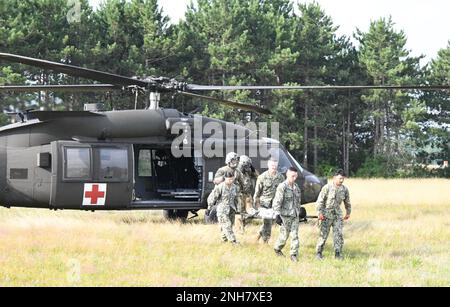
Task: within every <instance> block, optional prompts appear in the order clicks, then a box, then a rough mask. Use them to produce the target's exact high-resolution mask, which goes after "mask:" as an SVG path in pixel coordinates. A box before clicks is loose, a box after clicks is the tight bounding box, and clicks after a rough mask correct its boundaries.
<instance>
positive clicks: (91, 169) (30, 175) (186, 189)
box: [0, 53, 450, 218]
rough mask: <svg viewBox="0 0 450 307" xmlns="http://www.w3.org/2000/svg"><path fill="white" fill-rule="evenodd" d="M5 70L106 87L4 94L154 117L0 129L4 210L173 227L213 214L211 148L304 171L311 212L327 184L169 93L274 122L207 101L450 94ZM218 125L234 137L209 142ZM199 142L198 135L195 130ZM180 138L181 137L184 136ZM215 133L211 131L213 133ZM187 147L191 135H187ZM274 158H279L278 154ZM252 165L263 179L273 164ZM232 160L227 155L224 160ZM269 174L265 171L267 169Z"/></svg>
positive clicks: (97, 117)
mask: <svg viewBox="0 0 450 307" xmlns="http://www.w3.org/2000/svg"><path fill="white" fill-rule="evenodd" d="M0 60H1V61H8V62H14V63H21V64H26V65H31V66H35V67H39V68H42V69H46V70H51V71H54V72H57V73H64V74H67V75H71V76H75V77H82V78H87V79H91V80H95V81H97V82H102V84H85V85H80V84H79V85H32V86H0V91H11V92H36V91H43V90H45V91H72V92H77V91H78V92H83V91H84V92H89V91H113V90H132V91H134V92H136V91H141V92H143V93H145V94H146V97H148V99H147V106H146V108H145V109H135V110H122V111H103V110H101V109H99V108H98V105H97V104H94V105H85V110H84V111H27V112H25V113H20V114H19V116H20V121H19V122H17V123H14V124H10V125H7V126H4V127H0V204H1V205H2V206H4V207H8V208H9V207H30V208H49V209H54V210H58V209H79V210H92V211H94V210H135V209H163V210H164V212H165V216H166V217H168V218H186V217H187V215H188V213H189V212H192V213H194V214H195V213H196V212H197V211H198V210H200V209H204V208H206V206H207V205H206V200H207V197H208V195H209V193H210V192H211V191H212V189H213V188H214V183H213V179H214V173H215V171H216V170H217V169H218V168H219V167H221V166H222V165H223V164H224V158H223V157H224V155H221V156H219V157H218V156H212V157H211V156H208V155H205V154H204V153H203V152H202V151H201V150H200V151H198V150H197V148H201V146H202V144H203V143H204V142H205V141H206V140H207V139H208V138H214V140H215V142H216V143H215V145H216V146H217V145H222V146H223V148H228V147H227V145H230V144H231V145H232V146H234V147H232V148H236V147H235V146H241V148H242V147H243V148H245V150H246V152H249V151H250V150H252V149H257V148H260V147H261V146H263V147H264V148H266V149H267V150H268V151H269V152H272V154H273V153H274V151H273V150H275V151H276V153H275V154H276V155H277V156H278V159H279V168H280V171H284V170H286V169H287V168H289V167H290V166H294V167H296V168H297V169H299V170H300V171H301V172H300V176H299V179H298V181H299V182H298V183H299V186H300V187H301V188H302V192H303V193H302V204H305V203H309V202H314V201H316V199H317V197H318V194H319V192H320V190H321V188H322V186H323V185H324V184H325V182H326V180H323V179H319V178H318V177H317V176H316V175H314V174H312V173H311V172H309V171H308V170H306V169H304V168H303V167H302V166H301V165H300V164H299V163H298V162H297V161H296V160H295V159H294V158H293V157H292V155H290V154H289V152H288V151H287V150H286V149H285V148H284V147H283V146H282V145H281V144H279V142H277V141H276V140H273V139H269V138H264V139H261V138H260V139H252V138H251V137H250V136H251V135H252V134H253V133H254V131H252V130H250V129H247V128H245V127H243V126H241V125H236V124H231V123H227V122H224V121H221V120H217V119H212V118H207V117H204V116H199V115H195V114H185V113H182V112H179V111H178V110H176V109H161V108H159V94H160V93H177V94H180V95H184V96H189V97H196V98H200V99H204V100H205V101H211V102H215V103H220V104H223V105H226V106H229V107H232V108H238V109H240V110H245V111H250V112H258V113H262V114H270V111H269V110H266V109H264V108H261V107H258V106H254V105H248V104H243V103H238V102H234V101H229V100H225V99H219V98H215V97H211V96H205V95H202V94H199V93H201V92H205V91H226V90H276V89H290V90H349V89H418V90H443V89H449V88H450V86H211V85H196V84H187V83H185V82H179V81H177V80H174V79H170V78H165V77H148V78H145V79H135V78H129V77H125V76H120V75H116V74H111V73H107V72H102V71H96V70H92V69H87V68H82V67H77V66H73V65H67V64H63V63H57V62H51V61H45V60H40V59H35V58H30V57H24V56H19V55H13V54H7V53H0ZM211 123H214V124H216V126H217V125H219V126H220V127H222V128H223V130H222V131H225V130H226V127H225V126H227V125H228V128H229V127H230V126H231V127H232V128H233V129H234V130H235V131H236V133H234V134H233V136H232V137H229V136H226V135H225V134H223V135H222V136H220V137H217V135H215V136H214V135H212V131H210V132H208V131H206V132H205V127H206V126H207V125H208V124H211ZM196 124H197V125H200V126H197V128H199V127H200V133H195V132H194V133H192V131H194V126H195V125H196ZM177 126H178V128H180V129H181V130H180V131H183V130H184V132H186V133H188V134H190V135H192V136H193V137H192V138H191V139H190V140H189V141H187V142H185V141H184V140H183V141H182V142H181V143H183V144H182V145H181V143H180V146H179V147H180V149H181V147H182V149H183V150H186V151H187V152H189V153H191V154H190V155H185V156H181V157H178V156H177V157H176V156H175V155H174V154H173V152H172V150H171V149H172V146H173V144H174V140H175V139H176V138H180V134H179V133H175V134H173V133H172V130H173V129H174V128H176V127H177ZM175 130H176V129H175ZM206 130H207V129H206ZM184 137H186V134H185V135H184ZM271 150H272V151H271ZM255 152H257V153H258V155H257V156H256V157H252V160H253V164H254V165H255V166H256V168H257V169H258V171H260V172H262V171H263V167H262V166H263V165H264V161H263V160H264V159H266V161H267V159H268V157H267V156H264V157H263V156H262V155H259V151H258V150H255ZM225 154H226V153H225ZM260 165H262V166H261V167H259V166H260Z"/></svg>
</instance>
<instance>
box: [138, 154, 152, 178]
mask: <svg viewBox="0 0 450 307" xmlns="http://www.w3.org/2000/svg"><path fill="white" fill-rule="evenodd" d="M138 176H139V177H152V151H151V150H150V149H141V150H139V161H138Z"/></svg>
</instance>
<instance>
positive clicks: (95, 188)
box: [83, 183, 106, 206]
mask: <svg viewBox="0 0 450 307" xmlns="http://www.w3.org/2000/svg"><path fill="white" fill-rule="evenodd" d="M105 200H106V183H85V184H84V192H83V206H104V205H105Z"/></svg>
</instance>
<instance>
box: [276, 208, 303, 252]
mask: <svg viewBox="0 0 450 307" xmlns="http://www.w3.org/2000/svg"><path fill="white" fill-rule="evenodd" d="M281 219H282V221H283V224H282V225H281V226H280V236H279V237H278V240H277V242H276V243H275V246H274V247H273V248H274V249H276V250H278V251H281V250H282V249H283V247H284V246H285V245H286V242H287V240H288V238H289V236H290V237H291V250H290V255H291V256H294V255H295V256H298V247H299V245H300V242H299V239H298V228H299V225H300V220H299V218H298V217H293V216H282V217H281Z"/></svg>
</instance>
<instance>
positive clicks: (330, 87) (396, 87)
mask: <svg viewBox="0 0 450 307" xmlns="http://www.w3.org/2000/svg"><path fill="white" fill-rule="evenodd" d="M186 89H187V90H191V91H239V90H369V89H374V90H422V91H433V90H450V85H291V86H290V85H276V86H271V85H268V86H258V85H255V86H253V85H236V86H222V85H217V86H216V85H197V84H188V85H187V86H186Z"/></svg>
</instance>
